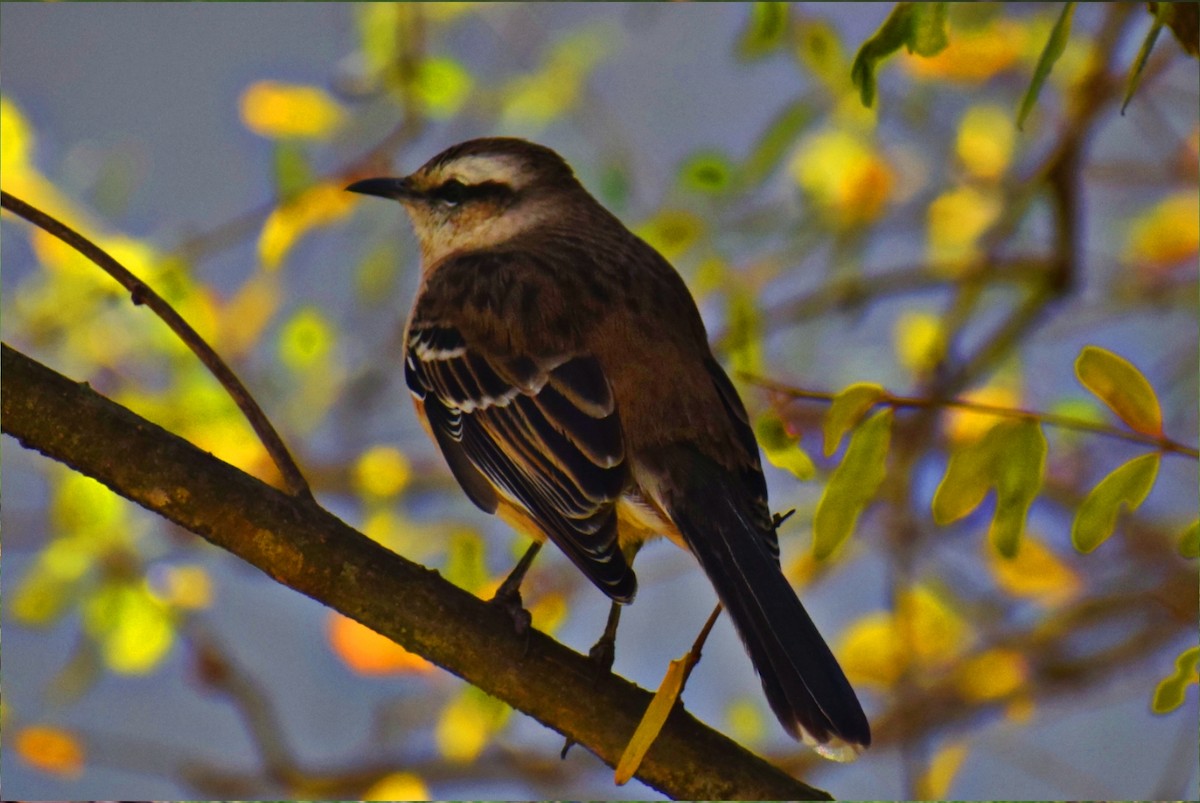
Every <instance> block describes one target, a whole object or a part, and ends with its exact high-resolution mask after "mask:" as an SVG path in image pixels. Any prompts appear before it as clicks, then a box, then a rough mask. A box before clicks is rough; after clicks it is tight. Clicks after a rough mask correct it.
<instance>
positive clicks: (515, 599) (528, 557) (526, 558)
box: [488, 541, 542, 650]
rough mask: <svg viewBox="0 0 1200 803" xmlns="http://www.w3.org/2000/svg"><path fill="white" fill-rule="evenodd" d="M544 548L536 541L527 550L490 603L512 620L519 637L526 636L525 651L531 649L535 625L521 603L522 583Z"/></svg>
mask: <svg viewBox="0 0 1200 803" xmlns="http://www.w3.org/2000/svg"><path fill="white" fill-rule="evenodd" d="M541 548H542V542H541V541H534V542H533V543H532V544H530V545H529V549H527V550H525V554H524V555H522V556H521V559H520V560H519V561H517V565H516V566H514V567H513V569H512V571H511V572H509V573H508V577H505V578H504V582H502V583H501V584H500V587H499V588H497V589H496V593H495V594H494V595H492V598H491V599H490V600H488V602H489V603H490V604H492V605H495V606H496V607H498V608H500V610H502V611H504V612H505V613H507V614H508V615H509V617H510V618H511V619H512V623H513V630H514V631H516V634H517V635H518V636H525V637H526V642H525V649H526V650H528V649H529V641H528V638H529V630H530V626H531V625H532V623H533V617H532V616H530V614H529V611H527V610H525V606H524V605H523V604H522V602H521V581H522V580H524V579H525V573H526V572H528V571H529V566H530V564H532V563H533V559H534V558H535V557H537V553H538V551H539V550H540V549H541Z"/></svg>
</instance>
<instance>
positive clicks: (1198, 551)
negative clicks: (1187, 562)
mask: <svg viewBox="0 0 1200 803" xmlns="http://www.w3.org/2000/svg"><path fill="white" fill-rule="evenodd" d="M1179 554H1180V555H1183V556H1184V557H1185V558H1200V519H1197V520H1196V521H1193V522H1192V524H1191V526H1190V527H1188V528H1187V529H1186V530H1184V531H1183V535H1181V536H1179Z"/></svg>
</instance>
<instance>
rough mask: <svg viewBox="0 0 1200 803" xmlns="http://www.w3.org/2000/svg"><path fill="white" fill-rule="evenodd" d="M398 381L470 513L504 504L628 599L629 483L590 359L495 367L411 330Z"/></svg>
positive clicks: (445, 330)
mask: <svg viewBox="0 0 1200 803" xmlns="http://www.w3.org/2000/svg"><path fill="white" fill-rule="evenodd" d="M405 378H406V381H407V382H408V386H409V388H410V390H411V391H412V392H413V395H414V396H415V397H417V398H418V399H419V400H420V401H421V402H422V403H423V404H424V407H425V413H426V416H427V417H428V419H429V424H430V427H431V429H432V430H433V433H434V437H435V438H436V439H437V443H438V446H439V447H440V448H441V450H442V453H443V454H444V455H445V457H446V460H447V462H448V463H449V464H450V469H451V471H452V472H453V473H454V476H455V478H456V479H457V480H458V482H459V484H460V485H462V486H463V489H464V490H465V491H466V492H467V495H468V496H469V497H470V498H471V500H472V501H473V502H475V504H476V505H478V506H479V507H480V508H482V509H483V510H485V511H487V512H489V513H491V512H494V511H495V510H496V507H497V502H498V494H500V495H504V496H506V497H507V498H508V499H510V500H511V501H513V502H515V503H517V504H518V505H519V506H520V507H522V508H523V509H524V510H525V511H526V512H528V514H529V515H530V517H531V518H532V519H533V520H534V521H535V522H536V523H537V525H538V526H539V527H540V528H541V529H542V531H543V532H544V533H545V535H546V536H547V537H548V538H550V540H552V541H554V543H556V544H557V545H558V546H559V548H561V549H562V550H563V551H564V552H565V553H566V554H567V556H568V557H570V558H571V560H572V561H573V562H574V563H575V565H577V566H578V567H579V568H580V569H581V570H582V571H583V572H584V574H586V575H587V576H588V578H589V579H591V581H592V582H593V583H595V584H596V585H597V586H598V587H599V588H600V589H601V590H602V591H604V592H605V593H606V594H608V595H609V596H610V597H612V598H613V599H615V600H618V601H620V602H628V601H630V600H632V599H633V595H634V592H635V591H636V587H637V585H636V580H635V578H634V574H633V571H632V570H631V569H630V568H629V565H628V564H627V563H626V561H625V558H624V556H623V555H622V554H621V550H620V548H619V546H618V543H617V526H616V525H617V517H616V502H617V499H618V498H619V497H620V495H621V493H622V491H623V490H624V488H625V485H626V483H627V481H628V468H627V466H626V464H625V449H624V442H623V439H622V435H621V425H620V420H619V419H618V417H617V411H616V405H615V403H614V401H613V398H612V391H611V389H610V388H609V385H608V380H607V379H606V378H605V376H604V372H603V370H602V369H601V367H600V363H599V362H598V361H597V360H596V359H595V358H593V357H591V356H588V355H575V356H564V357H559V358H556V359H553V360H535V359H532V358H530V357H518V358H509V359H502V358H497V357H491V356H489V355H486V354H485V353H483V352H482V351H481V350H479V349H473V348H472V347H471V346H470V344H468V343H467V341H466V340H465V339H464V338H463V336H462V334H461V333H460V332H459V331H458V330H457V329H456V328H455V327H453V326H449V325H447V324H445V323H437V324H431V323H425V322H420V321H418V322H414V323H413V325H412V326H411V327H410V330H409V337H408V353H407V354H406V359H405Z"/></svg>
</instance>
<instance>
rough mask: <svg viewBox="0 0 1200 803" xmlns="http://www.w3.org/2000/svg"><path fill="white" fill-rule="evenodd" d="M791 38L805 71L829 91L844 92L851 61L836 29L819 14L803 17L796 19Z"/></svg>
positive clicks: (836, 94) (837, 93) (810, 115)
mask: <svg viewBox="0 0 1200 803" xmlns="http://www.w3.org/2000/svg"><path fill="white" fill-rule="evenodd" d="M794 38H795V41H796V58H797V59H798V60H799V62H800V64H801V65H802V66H803V67H804V70H805V72H807V73H810V74H812V75H814V76H815V77H817V78H819V79H820V80H821V83H823V84H824V85H825V87H826V88H827V89H828V91H829V92H830V94H833V95H835V96H840V95H842V94H844V93H845V90H846V88H847V87H848V86H849V85H850V63H849V61H848V60H847V58H846V54H845V51H844V50H843V48H842V40H841V37H840V35H839V33H838V30H837V28H835V27H834V26H833V25H832V24H830V23H829V22H828V21H826V20H823V19H820V18H818V17H812V16H802V17H801V18H800V19H797V20H796V22H795V37H794ZM794 105H802V102H797V103H796V104H794ZM812 116H813V115H812V114H811V112H810V113H809V117H810V118H811V117H812Z"/></svg>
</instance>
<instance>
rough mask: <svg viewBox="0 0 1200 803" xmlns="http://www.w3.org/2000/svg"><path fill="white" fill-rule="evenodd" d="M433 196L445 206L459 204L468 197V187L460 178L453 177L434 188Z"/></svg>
mask: <svg viewBox="0 0 1200 803" xmlns="http://www.w3.org/2000/svg"><path fill="white" fill-rule="evenodd" d="M433 196H434V197H435V198H437V200H438V202H439V203H441V204H442V205H443V206H458V205H459V204H461V203H462V202H463V199H465V198H466V197H467V187H466V185H465V184H463V183H462V182H461V181H459V180H458V179H456V178H452V179H450V180H449V181H447V182H445V183H444V184H442V186H440V187H438V188H437V189H436V190H434V192H433Z"/></svg>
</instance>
